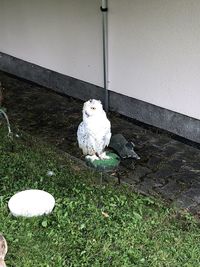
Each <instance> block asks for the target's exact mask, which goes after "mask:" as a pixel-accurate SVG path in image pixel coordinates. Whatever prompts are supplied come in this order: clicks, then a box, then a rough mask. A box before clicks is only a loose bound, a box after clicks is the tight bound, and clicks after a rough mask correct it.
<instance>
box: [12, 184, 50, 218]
mask: <svg viewBox="0 0 200 267" xmlns="http://www.w3.org/2000/svg"><path fill="white" fill-rule="evenodd" d="M54 206H55V199H54V197H53V196H52V195H51V194H49V193H48V192H45V191H43V190H37V189H30V190H25V191H21V192H18V193H16V194H15V195H14V196H12V197H11V198H10V200H9V202H8V207H9V209H10V211H11V213H12V214H13V215H14V216H24V217H33V216H41V215H44V214H49V213H50V212H52V210H53V208H54Z"/></svg>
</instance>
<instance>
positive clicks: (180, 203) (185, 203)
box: [173, 195, 197, 210]
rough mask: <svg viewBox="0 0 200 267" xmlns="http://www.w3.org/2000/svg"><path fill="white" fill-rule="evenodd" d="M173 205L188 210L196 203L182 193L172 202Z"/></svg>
mask: <svg viewBox="0 0 200 267" xmlns="http://www.w3.org/2000/svg"><path fill="white" fill-rule="evenodd" d="M173 206H174V207H176V208H180V209H187V210H190V209H192V208H194V207H196V206H197V203H196V202H195V201H194V200H193V199H191V198H188V197H186V196H185V195H182V196H180V197H179V198H178V199H176V200H175V201H174V202H173Z"/></svg>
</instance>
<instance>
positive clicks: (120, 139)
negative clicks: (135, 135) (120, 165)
mask: <svg viewBox="0 0 200 267" xmlns="http://www.w3.org/2000/svg"><path fill="white" fill-rule="evenodd" d="M109 147H111V148H112V149H114V150H115V151H116V152H117V153H118V154H119V156H120V157H121V158H123V159H125V158H134V159H140V157H139V156H138V155H137V153H136V152H135V151H134V147H135V144H134V143H133V142H128V141H127V140H126V138H125V137H124V136H123V135H122V134H115V135H113V136H112V137H111V140H110V144H109Z"/></svg>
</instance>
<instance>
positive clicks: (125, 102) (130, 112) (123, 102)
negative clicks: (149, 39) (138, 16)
mask: <svg viewBox="0 0 200 267" xmlns="http://www.w3.org/2000/svg"><path fill="white" fill-rule="evenodd" d="M0 70H2V71H5V72H8V73H10V74H13V75H16V76H18V77H20V78H23V79H27V80H30V81H32V82H35V83H37V84H39V85H42V86H45V87H48V88H51V89H53V90H55V91H57V92H59V93H62V94H66V95H69V96H73V97H75V98H79V99H82V100H88V99H90V98H96V99H101V100H103V99H104V90H103V88H101V87H98V86H96V85H93V84H90V83H87V82H84V81H81V80H78V79H75V78H72V77H69V76H66V75H63V74H60V73H57V72H55V71H52V70H48V69H45V68H43V67H41V66H38V65H35V64H32V63H29V62H26V61H24V60H21V59H18V58H15V57H13V56H10V55H7V54H4V53H1V52H0ZM109 108H110V110H113V111H116V112H118V113H120V114H122V115H125V116H127V117H130V118H133V119H136V120H138V121H140V122H143V123H146V124H149V125H153V126H155V127H158V128H161V129H164V130H167V131H169V132H172V133H174V134H177V135H179V136H181V137H184V138H187V139H189V140H192V141H194V142H198V143H200V120H197V119H194V118H191V117H188V116H185V115H182V114H179V113H177V112H174V111H170V110H167V109H164V108H161V107H158V106H155V105H152V104H150V103H147V102H144V101H141V100H138V99H134V98H131V97H128V96H125V95H121V94H118V93H115V92H112V91H109Z"/></svg>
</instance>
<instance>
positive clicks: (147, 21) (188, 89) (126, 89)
mask: <svg viewBox="0 0 200 267" xmlns="http://www.w3.org/2000/svg"><path fill="white" fill-rule="evenodd" d="M109 2H110V5H109V6H110V10H109V11H110V13H109V56H110V60H109V64H110V68H109V74H110V77H109V79H110V86H109V88H110V89H111V90H114V91H117V92H119V93H122V94H125V95H128V96H131V97H135V98H137V99H140V100H144V101H147V102H150V103H152V104H155V105H158V106H161V107H164V108H167V109H170V110H173V111H177V112H180V113H182V114H186V115H188V116H191V117H194V118H197V119H200V104H199V102H200V1H199V0H123V1H121V0H110V1H109ZM138 112H139V111H138Z"/></svg>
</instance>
